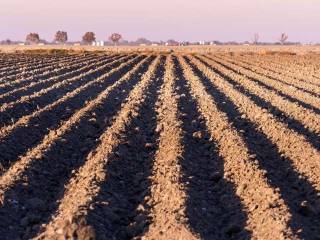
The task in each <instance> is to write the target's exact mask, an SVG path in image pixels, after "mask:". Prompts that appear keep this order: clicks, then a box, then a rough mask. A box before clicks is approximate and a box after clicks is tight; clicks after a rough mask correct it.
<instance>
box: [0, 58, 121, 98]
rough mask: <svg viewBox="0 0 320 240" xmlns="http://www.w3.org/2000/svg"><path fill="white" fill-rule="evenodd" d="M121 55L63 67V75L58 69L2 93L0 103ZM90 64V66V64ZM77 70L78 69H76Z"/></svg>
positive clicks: (39, 89)
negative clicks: (83, 65) (42, 77)
mask: <svg viewBox="0 0 320 240" xmlns="http://www.w3.org/2000/svg"><path fill="white" fill-rule="evenodd" d="M119 58H120V57H119V56H115V57H111V58H107V59H99V58H98V59H95V60H93V61H92V62H91V61H88V62H87V63H86V66H85V67H84V68H83V67H81V66H79V65H78V66H74V67H72V68H66V69H63V72H66V73H62V74H61V75H60V74H59V73H58V72H57V71H56V73H55V74H56V76H53V77H50V78H47V79H44V80H41V81H34V82H30V84H28V85H26V86H23V87H15V88H14V89H13V90H11V91H8V92H6V93H4V94H1V95H0V103H1V104H3V103H8V102H12V101H15V100H17V99H19V98H21V97H22V96H26V95H30V94H32V93H33V92H35V91H41V90H42V89H44V88H47V87H50V86H51V85H53V84H54V83H56V82H59V81H63V80H62V79H65V78H68V77H72V76H76V75H77V74H79V73H80V72H82V71H86V70H87V69H90V67H92V65H91V64H90V63H92V64H95V65H94V67H95V68H96V67H99V66H101V65H103V64H106V63H110V62H112V61H114V60H117V59H119ZM88 65H89V66H88ZM74 70H76V71H74Z"/></svg>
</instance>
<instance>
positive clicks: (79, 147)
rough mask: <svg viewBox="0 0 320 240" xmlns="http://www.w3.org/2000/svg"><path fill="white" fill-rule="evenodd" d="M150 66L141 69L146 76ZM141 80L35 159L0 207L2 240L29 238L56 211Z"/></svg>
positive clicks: (136, 76) (120, 89) (126, 84)
mask: <svg viewBox="0 0 320 240" xmlns="http://www.w3.org/2000/svg"><path fill="white" fill-rule="evenodd" d="M147 67H148V66H144V67H143V68H142V69H140V73H144V72H145V71H146V70H147ZM140 80H141V76H140V74H139V72H137V73H136V74H134V75H133V76H132V77H131V78H130V80H129V81H127V82H124V83H122V84H121V85H120V86H119V87H118V88H117V89H116V90H114V91H112V92H111V93H110V95H109V96H108V98H107V99H106V100H105V101H104V102H103V103H102V104H99V105H98V106H97V107H95V108H94V109H93V110H92V111H90V113H88V114H87V115H86V116H84V117H82V118H81V120H80V122H79V123H78V124H77V125H76V126H73V127H72V128H71V129H70V130H69V131H68V132H67V133H66V134H65V135H64V136H63V137H62V138H60V139H58V140H57V141H55V144H54V145H53V146H52V147H51V148H50V149H48V151H47V152H46V153H45V155H44V156H42V157H41V158H39V159H33V161H32V162H31V163H30V166H29V167H28V169H27V170H26V171H25V172H24V173H23V175H22V177H21V180H19V181H18V182H17V183H16V184H15V185H14V186H13V187H12V188H10V189H9V190H7V191H6V192H5V199H4V203H3V205H2V207H1V208H0V236H1V237H2V239H17V238H22V239H30V238H32V237H34V236H35V234H37V232H39V229H40V226H41V224H44V223H47V222H48V221H49V219H50V217H51V216H52V214H54V213H55V212H56V211H57V208H58V205H59V200H60V199H61V198H62V197H63V195H64V191H65V186H66V184H67V183H68V181H69V180H70V178H71V177H72V175H74V174H75V172H76V171H77V169H78V168H79V167H80V166H81V165H83V164H84V161H85V160H86V157H87V155H88V154H89V152H90V151H91V150H93V149H94V148H95V147H96V146H97V145H98V144H99V143H100V139H99V137H100V136H101V134H102V133H103V132H104V131H105V130H106V129H107V128H108V127H109V126H110V125H111V123H112V121H113V117H114V116H115V114H116V113H117V112H118V110H119V109H120V108H121V104H122V103H123V102H124V101H125V98H126V97H127V96H128V94H129V92H130V91H131V90H132V89H133V87H134V86H135V85H136V84H137V83H138V82H139V81H140Z"/></svg>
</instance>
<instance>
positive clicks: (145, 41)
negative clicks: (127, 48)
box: [135, 38, 152, 45]
mask: <svg viewBox="0 0 320 240" xmlns="http://www.w3.org/2000/svg"><path fill="white" fill-rule="evenodd" d="M151 43H152V42H151V41H149V40H148V39H146V38H138V39H137V40H136V42H135V44H137V45H150V44H151Z"/></svg>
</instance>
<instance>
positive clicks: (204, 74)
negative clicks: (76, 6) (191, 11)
mask: <svg viewBox="0 0 320 240" xmlns="http://www.w3.org/2000/svg"><path fill="white" fill-rule="evenodd" d="M319 66H320V55H317V54H309V55H308V56H307V55H293V54H261V53H260V54H253V53H250V54H246V53H245V52H241V53H237V54H223V53H214V54H212V53H211V54H204V55H202V54H200V53H198V54H188V53H185V54H183V53H178V52H177V51H176V52H171V53H170V51H168V52H167V53H165V52H163V53H160V52H145V53H143V54H142V53H137V52H131V53H130V52H128V53H125V52H124V51H122V53H115V52H112V53H111V52H110V53H106V52H105V53H103V52H81V53H79V52H78V53H77V52H72V53H71V52H69V53H68V52H67V51H61V52H60V53H59V54H49V53H43V52H42V53H26V52H25V53H22V52H20V53H1V54H0V204H1V205H0V239H8V240H11V239H79V240H80V239H173V240H176V239H177V240H180V239H181V240H182V239H208V240H211V239H219V240H220V239H263V240H264V239H320V72H319Z"/></svg>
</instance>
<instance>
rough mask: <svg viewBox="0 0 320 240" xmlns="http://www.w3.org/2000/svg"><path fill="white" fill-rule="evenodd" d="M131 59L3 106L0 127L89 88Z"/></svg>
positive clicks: (79, 76) (109, 64)
mask: <svg viewBox="0 0 320 240" xmlns="http://www.w3.org/2000/svg"><path fill="white" fill-rule="evenodd" d="M131 58H132V56H125V57H123V58H120V59H117V60H114V61H113V62H111V63H106V64H103V65H102V66H100V67H98V68H96V69H91V70H89V71H86V72H83V73H82V74H80V75H77V76H75V77H71V78H66V79H64V80H62V81H59V82H57V83H55V84H53V85H52V86H50V87H48V88H45V89H42V90H41V91H39V92H36V93H34V94H32V95H30V96H24V97H21V98H20V99H19V100H17V101H14V102H10V103H5V104H3V105H1V106H0V113H1V115H0V117H1V119H0V120H1V125H0V126H1V127H3V126H5V125H6V124H9V123H15V121H16V119H20V118H21V117H23V116H24V115H27V114H30V113H32V111H37V110H39V109H41V108H45V107H46V106H47V105H49V104H51V103H52V102H54V101H59V99H61V98H63V97H64V96H65V95H66V94H68V93H70V92H72V91H74V90H77V89H80V88H82V87H83V86H87V85H88V84H89V85H91V84H92V83H95V81H92V79H94V78H97V77H99V76H100V75H101V74H103V73H104V72H106V71H110V70H111V69H113V68H114V67H117V66H118V65H120V64H121V62H125V61H127V60H129V59H131ZM18 121H19V120H18ZM0 132H1V130H0Z"/></svg>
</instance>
